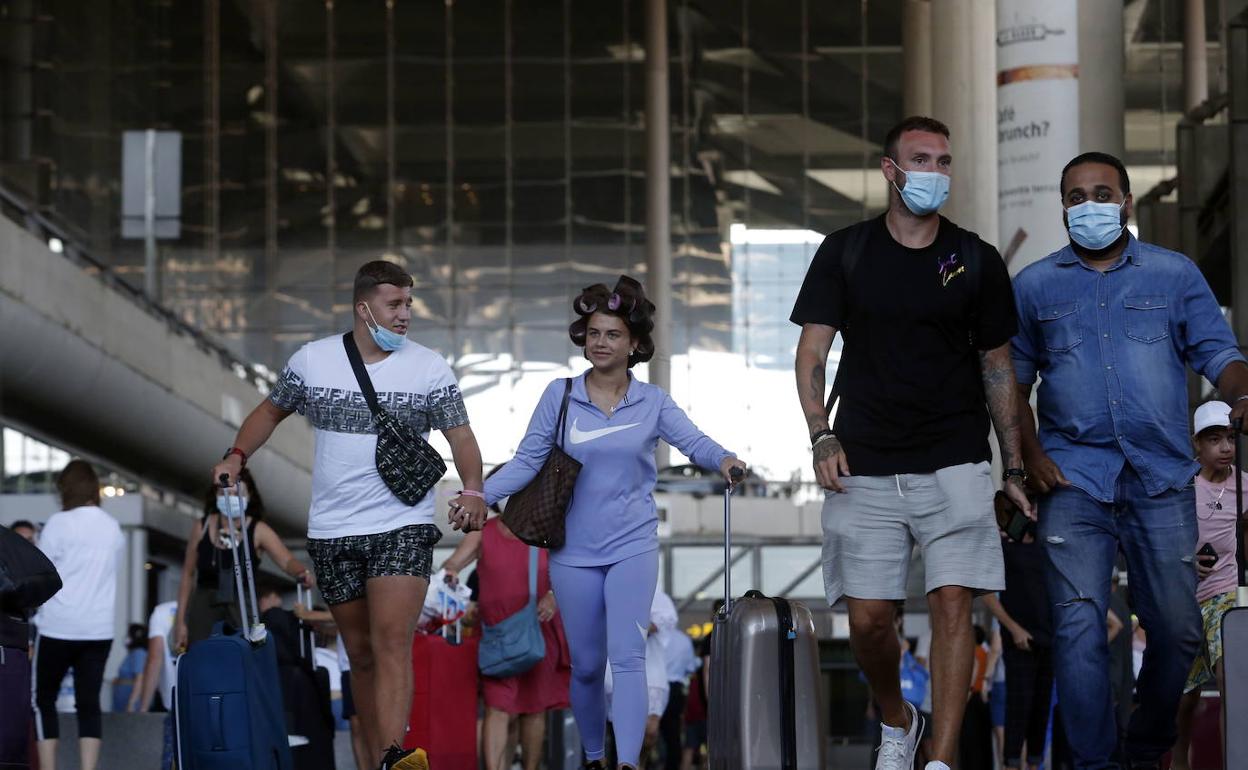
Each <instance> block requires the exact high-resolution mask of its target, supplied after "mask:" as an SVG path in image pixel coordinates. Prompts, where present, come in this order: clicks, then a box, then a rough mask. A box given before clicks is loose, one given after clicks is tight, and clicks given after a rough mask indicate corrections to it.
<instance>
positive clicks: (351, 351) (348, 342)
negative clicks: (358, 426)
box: [342, 332, 382, 417]
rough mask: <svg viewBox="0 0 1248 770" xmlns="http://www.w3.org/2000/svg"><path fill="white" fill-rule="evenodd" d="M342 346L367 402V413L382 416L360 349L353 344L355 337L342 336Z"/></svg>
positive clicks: (349, 334) (349, 335)
mask: <svg viewBox="0 0 1248 770" xmlns="http://www.w3.org/2000/svg"><path fill="white" fill-rule="evenodd" d="M342 346H343V347H344V348H346V349H347V360H348V361H350V362H351V371H353V372H355V381H356V382H358V383H359V385H360V392H361V393H363V394H364V400H365V401H367V402H368V411H370V412H372V413H373V416H374V417H379V416H380V415H381V414H382V411H381V405H380V404H379V403H377V391H376V390H374V389H373V381H372V379H370V378H369V376H368V370H367V369H365V368H364V359H363V357H361V356H360V348H359V346H358V345H356V344H355V336H354V335H353V334H352V333H351V332H347V333H346V334H344V335H342Z"/></svg>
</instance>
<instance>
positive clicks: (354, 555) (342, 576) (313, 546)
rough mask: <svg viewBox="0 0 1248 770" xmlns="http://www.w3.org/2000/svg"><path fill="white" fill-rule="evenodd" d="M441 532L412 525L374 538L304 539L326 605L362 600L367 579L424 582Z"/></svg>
mask: <svg viewBox="0 0 1248 770" xmlns="http://www.w3.org/2000/svg"><path fill="white" fill-rule="evenodd" d="M440 539H442V532H441V531H440V530H439V529H438V528H437V526H435V525H433V524H412V525H409V526H406V527H400V528H399V529H394V530H391V531H389V532H378V533H377V534H375V535H349V536H346V537H333V538H325V539H315V538H308V555H309V556H311V557H312V568H313V569H314V570H316V586H317V588H319V589H321V596H323V597H324V598H325V602H326V603H327V604H343V603H344V602H350V601H355V600H356V599H360V598H362V597H363V596H364V588H365V584H366V583H367V582H368V581H369V579H370V578H375V577H387V576H391V575H414V576H416V577H422V578H426V579H428V577H429V570H430V567H431V565H432V562H433V547H434V546H435V545H437V543H438V540H440Z"/></svg>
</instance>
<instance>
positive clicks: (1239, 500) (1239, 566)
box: [1231, 417, 1248, 606]
mask: <svg viewBox="0 0 1248 770" xmlns="http://www.w3.org/2000/svg"><path fill="white" fill-rule="evenodd" d="M1243 432H1244V421H1243V419H1242V418H1238V417H1237V418H1235V420H1234V421H1232V422H1231V433H1232V435H1233V436H1234V438H1235V467H1234V469H1233V470H1234V472H1235V522H1236V524H1242V521H1241V518H1242V516H1243V515H1244V480H1243V476H1242V474H1243V472H1244V470H1243V469H1244V457H1243V449H1242V447H1241V446H1240V444H1241V442H1240V440H1239V438H1240V434H1241V433H1243ZM1245 560H1246V557H1245V554H1244V528H1243V526H1236V527H1235V576H1236V577H1237V578H1239V580H1238V583H1239V588H1240V589H1241V590H1240V591H1239V594H1240V596H1241V597H1242V596H1243V594H1244V591H1243V590H1242V589H1243V588H1244V587H1245V586H1248V575H1245V574H1244V566H1245V565H1244V562H1245ZM1240 606H1243V604H1242V602H1241V603H1240Z"/></svg>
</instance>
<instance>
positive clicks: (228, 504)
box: [217, 495, 247, 520]
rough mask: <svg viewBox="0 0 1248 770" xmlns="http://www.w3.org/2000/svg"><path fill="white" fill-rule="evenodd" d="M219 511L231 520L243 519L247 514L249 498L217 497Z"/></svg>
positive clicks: (244, 496)
mask: <svg viewBox="0 0 1248 770" xmlns="http://www.w3.org/2000/svg"><path fill="white" fill-rule="evenodd" d="M217 510H218V511H220V512H221V513H222V514H223V515H225V516H228V517H230V518H231V519H235V520H237V519H241V518H242V517H243V515H244V514H246V513H247V496H246V495H217Z"/></svg>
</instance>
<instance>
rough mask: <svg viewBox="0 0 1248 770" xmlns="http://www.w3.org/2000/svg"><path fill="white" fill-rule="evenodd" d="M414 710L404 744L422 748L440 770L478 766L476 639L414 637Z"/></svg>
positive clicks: (419, 635) (472, 768)
mask: <svg viewBox="0 0 1248 770" xmlns="http://www.w3.org/2000/svg"><path fill="white" fill-rule="evenodd" d="M412 673H413V677H412V678H413V684H412V713H411V715H410V717H409V718H408V721H407V724H408V731H407V740H406V741H405V742H404V744H403V747H404V748H408V749H413V748H416V747H417V746H419V747H420V748H422V749H424V750H425V751H426V752H427V753H428V754H429V766H430V767H435V768H437V770H477V767H478V766H477V698H478V690H479V687H478V679H479V674H478V673H477V639H476V637H471V638H465V639H464V640H463V641H462V643H460V644H452V643H451V642H450V641H449V640H447V639H445V638H443V637H442V636H440V635H437V634H416V638H415V639H414V640H413V641H412Z"/></svg>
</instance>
